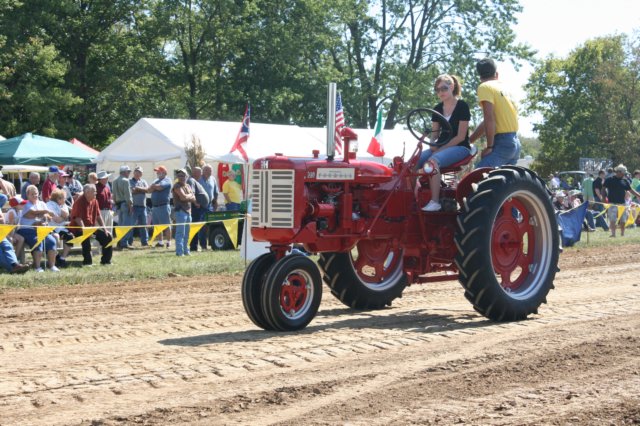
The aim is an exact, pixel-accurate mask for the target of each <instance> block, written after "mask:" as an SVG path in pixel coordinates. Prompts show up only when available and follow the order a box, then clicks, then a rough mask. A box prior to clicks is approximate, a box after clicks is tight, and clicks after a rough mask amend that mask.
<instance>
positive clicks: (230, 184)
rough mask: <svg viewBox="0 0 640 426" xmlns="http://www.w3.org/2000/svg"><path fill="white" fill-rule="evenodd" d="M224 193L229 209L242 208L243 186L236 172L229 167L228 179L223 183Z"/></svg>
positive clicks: (226, 205)
mask: <svg viewBox="0 0 640 426" xmlns="http://www.w3.org/2000/svg"><path fill="white" fill-rule="evenodd" d="M222 193H223V195H224V200H225V207H226V209H227V211H237V210H240V203H241V202H242V186H240V184H239V183H238V182H236V172H235V171H234V170H233V169H229V171H228V172H227V180H226V181H225V182H224V184H223V185H222Z"/></svg>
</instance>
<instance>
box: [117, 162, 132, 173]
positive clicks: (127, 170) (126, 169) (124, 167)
mask: <svg viewBox="0 0 640 426" xmlns="http://www.w3.org/2000/svg"><path fill="white" fill-rule="evenodd" d="M130 171H131V168H130V167H129V166H127V165H126V164H125V165H122V166H120V173H122V172H130Z"/></svg>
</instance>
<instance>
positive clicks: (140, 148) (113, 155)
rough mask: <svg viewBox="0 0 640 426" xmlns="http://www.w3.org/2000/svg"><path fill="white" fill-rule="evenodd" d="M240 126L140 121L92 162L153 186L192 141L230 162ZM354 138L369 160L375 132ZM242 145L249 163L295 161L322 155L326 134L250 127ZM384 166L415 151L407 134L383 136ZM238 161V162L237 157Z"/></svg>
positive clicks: (210, 157) (178, 163)
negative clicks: (157, 172) (137, 172)
mask: <svg viewBox="0 0 640 426" xmlns="http://www.w3.org/2000/svg"><path fill="white" fill-rule="evenodd" d="M240 124H241V123H240V122H239V121H238V122H227V121H205V120H173V119H157V118H142V119H140V120H138V122H137V123H135V124H134V125H133V126H132V127H131V128H130V129H128V130H127V131H126V132H125V133H123V134H122V135H121V136H120V137H119V138H117V139H116V140H115V141H113V143H111V145H109V146H108V147H107V148H105V149H104V150H103V151H102V152H101V153H100V154H99V155H98V157H97V158H96V159H95V162H96V163H97V168H98V170H108V171H117V170H118V169H119V167H120V165H122V164H127V165H129V166H130V167H132V168H133V167H134V166H136V165H140V166H142V167H143V168H144V178H145V179H147V180H153V179H154V174H153V167H156V166H158V165H164V166H166V167H167V169H168V170H170V171H171V170H174V169H177V168H181V167H184V165H185V163H186V155H185V146H186V145H187V144H188V143H190V142H191V140H192V138H193V137H197V138H198V139H199V140H200V143H201V144H202V147H203V149H204V151H205V153H206V157H205V158H206V160H207V161H209V162H217V161H222V162H233V159H234V155H233V154H232V155H231V156H228V155H227V154H229V151H230V150H231V147H232V146H233V143H234V141H235V139H236V136H237V134H238V130H239V129H240ZM354 130H355V131H356V133H357V134H358V143H359V149H358V157H359V158H367V159H372V157H371V155H369V154H368V153H367V152H366V150H367V147H368V145H369V141H370V140H371V137H372V136H373V133H374V131H373V130H369V129H354ZM250 132H251V133H250V136H249V141H248V143H247V145H246V147H247V155H248V156H249V159H250V160H254V159H256V158H260V157H264V156H268V155H273V154H275V153H282V154H285V155H287V156H294V157H310V156H311V155H312V151H313V150H319V151H320V153H321V155H324V154H325V152H326V133H327V131H326V129H325V128H321V127H317V128H307V127H299V126H294V125H277V124H263V123H251V125H250ZM383 137H384V146H385V150H386V152H387V153H386V155H385V158H384V159H374V161H384V162H385V163H388V162H389V161H390V159H391V158H392V157H393V156H395V155H402V153H403V150H404V143H406V156H408V155H410V154H411V153H412V152H413V150H414V149H415V146H416V140H415V138H413V137H412V136H411V134H410V133H409V132H408V131H406V130H385V131H384V133H383ZM236 158H237V157H236Z"/></svg>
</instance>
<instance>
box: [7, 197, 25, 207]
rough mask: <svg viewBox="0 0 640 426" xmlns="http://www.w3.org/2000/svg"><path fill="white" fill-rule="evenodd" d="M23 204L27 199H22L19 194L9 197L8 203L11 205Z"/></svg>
mask: <svg viewBox="0 0 640 426" xmlns="http://www.w3.org/2000/svg"><path fill="white" fill-rule="evenodd" d="M25 204H27V200H23V199H22V197H21V196H19V195H16V196H15V197H11V198H9V205H10V206H11V207H15V206H24V205H25Z"/></svg>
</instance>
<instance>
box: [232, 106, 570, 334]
mask: <svg viewBox="0 0 640 426" xmlns="http://www.w3.org/2000/svg"><path fill="white" fill-rule="evenodd" d="M435 114H436V115H434V111H432V110H427V109H418V110H414V111H412V112H411V113H410V114H409V116H408V124H409V130H411V133H412V134H413V135H414V136H416V138H417V139H418V146H417V148H416V150H415V151H414V153H413V155H411V157H410V158H409V159H408V161H404V160H403V159H402V158H400V157H396V158H394V160H393V163H392V164H391V165H389V166H386V165H383V164H380V163H375V162H372V161H362V160H357V159H355V156H354V155H353V154H351V153H349V146H350V144H351V142H352V141H353V140H354V139H356V135H355V133H354V132H353V131H351V130H350V129H348V128H344V129H342V132H341V134H342V137H343V144H344V153H345V154H344V158H342V159H340V160H335V159H334V158H333V152H332V151H331V146H332V143H328V150H329V151H328V157H327V158H324V159H323V158H320V157H319V155H318V152H317V151H314V156H313V158H290V157H287V156H284V155H282V154H275V155H274V156H271V157H266V158H262V159H259V160H257V161H255V162H254V163H253V172H252V176H251V181H250V190H251V193H252V196H251V200H252V208H253V211H252V216H251V219H250V221H251V233H252V235H253V238H254V240H257V241H265V242H268V244H269V253H266V254H263V255H262V256H260V257H258V258H256V259H255V260H254V261H253V262H252V263H251V264H250V265H249V267H248V268H247V270H246V272H245V274H244V278H243V282H242V300H243V304H244V307H245V310H246V312H247V314H248V315H249V317H250V318H251V320H252V321H253V322H254V323H255V324H256V325H257V326H259V327H261V328H263V329H265V330H276V331H290V330H299V329H302V328H304V327H306V326H307V324H309V322H310V321H311V320H312V319H313V317H314V316H315V315H316V313H317V311H318V307H319V305H320V299H321V296H322V281H324V282H325V283H326V284H327V286H328V287H329V288H330V289H331V293H332V294H333V295H334V296H335V297H337V298H338V299H340V301H342V302H343V303H344V304H345V305H347V306H349V307H351V308H353V309H359V310H369V309H380V308H384V307H385V306H387V305H391V303H392V302H393V300H394V299H396V298H398V297H401V295H402V292H403V290H404V288H405V287H406V286H407V285H410V284H414V283H426V282H434V281H443V280H451V279H454V278H457V279H458V280H459V281H460V283H461V284H462V287H463V288H464V295H465V297H466V298H467V299H468V300H469V301H470V302H471V304H472V305H473V307H474V309H475V310H476V311H478V312H479V313H481V314H482V315H484V316H485V317H487V318H489V319H491V320H495V321H512V320H521V319H524V318H526V317H527V316H528V315H529V314H532V313H537V310H538V307H539V306H540V305H541V304H542V303H545V302H546V296H547V294H548V292H549V291H550V289H551V288H553V280H554V277H555V274H556V272H557V270H558V268H557V263H558V256H559V247H560V243H559V237H558V226H557V224H556V219H555V215H554V210H553V206H552V203H551V194H550V192H549V191H548V189H547V187H546V186H545V183H544V182H543V181H542V180H541V179H540V178H539V177H538V176H537V175H536V174H535V173H534V172H532V171H530V170H527V169H525V168H521V167H515V166H504V167H501V168H496V169H489V168H485V169H476V170H474V171H473V172H471V173H468V174H466V175H465V176H464V177H463V178H462V179H457V178H456V177H455V173H456V172H459V171H460V170H461V168H462V166H464V165H465V164H467V163H469V162H470V161H471V159H472V157H473V156H470V157H468V158H467V159H465V160H464V161H461V162H460V163H458V164H455V165H453V166H452V167H449V168H446V169H442V170H441V173H442V176H443V179H442V182H441V204H442V207H443V208H442V210H441V211H438V212H423V211H422V210H421V208H420V207H421V206H422V205H424V204H425V203H426V202H428V201H429V200H430V194H431V191H430V189H429V187H428V181H429V180H428V176H425V174H423V173H419V171H418V170H417V162H418V158H419V156H420V154H421V152H422V147H423V145H425V144H427V143H428V141H429V140H430V136H431V133H432V129H431V123H432V119H433V118H432V117H436V120H437V122H438V123H440V131H441V132H445V133H446V132H449V133H451V130H450V126H449V123H448V122H447V120H446V119H445V118H444V117H442V116H439V115H437V113H435ZM328 127H329V126H328ZM329 132H330V131H329ZM442 136H445V137H442ZM438 140H439V141H441V143H442V142H444V143H446V134H445V135H441V137H439V138H438ZM294 245H295V246H302V247H303V248H304V249H305V250H306V251H307V252H309V253H314V254H318V255H319V259H318V260H317V263H316V262H315V261H314V260H312V258H310V257H308V256H305V255H301V254H297V253H290V252H291V249H292V247H293V246H294ZM293 252H296V250H294V251H293Z"/></svg>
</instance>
